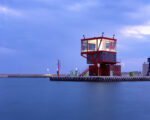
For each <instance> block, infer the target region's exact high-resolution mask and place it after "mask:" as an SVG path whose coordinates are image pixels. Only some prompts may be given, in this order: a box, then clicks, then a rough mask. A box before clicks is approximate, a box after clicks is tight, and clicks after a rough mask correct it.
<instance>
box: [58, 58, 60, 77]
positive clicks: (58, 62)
mask: <svg viewBox="0 0 150 120" xmlns="http://www.w3.org/2000/svg"><path fill="white" fill-rule="evenodd" d="M59 66H60V62H59V60H58V63H57V76H58V77H59Z"/></svg>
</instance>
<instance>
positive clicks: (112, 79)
mask: <svg viewBox="0 0 150 120" xmlns="http://www.w3.org/2000/svg"><path fill="white" fill-rule="evenodd" d="M50 80H51V81H90V82H117V81H120V82H122V81H150V76H140V77H121V76H119V77H110V76H100V77H97V76H90V77H50Z"/></svg>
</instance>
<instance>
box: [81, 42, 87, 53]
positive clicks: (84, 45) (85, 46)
mask: <svg viewBox="0 0 150 120" xmlns="http://www.w3.org/2000/svg"><path fill="white" fill-rule="evenodd" d="M82 50H83V51H84V50H87V41H82Z"/></svg>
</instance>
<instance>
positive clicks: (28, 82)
mask: <svg viewBox="0 0 150 120" xmlns="http://www.w3.org/2000/svg"><path fill="white" fill-rule="evenodd" d="M142 119H143V120H149V119H150V82H106V83H105V82H59V81H58V82H54V81H53V82H52V81H49V79H48V78H0V120H142Z"/></svg>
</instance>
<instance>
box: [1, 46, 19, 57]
mask: <svg viewBox="0 0 150 120" xmlns="http://www.w3.org/2000/svg"><path fill="white" fill-rule="evenodd" d="M15 53H16V50H14V49H10V48H6V47H2V46H0V54H3V55H12V54H15Z"/></svg>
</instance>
